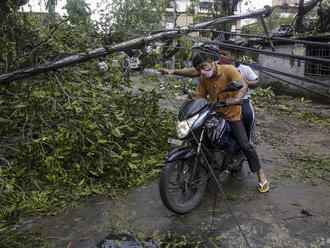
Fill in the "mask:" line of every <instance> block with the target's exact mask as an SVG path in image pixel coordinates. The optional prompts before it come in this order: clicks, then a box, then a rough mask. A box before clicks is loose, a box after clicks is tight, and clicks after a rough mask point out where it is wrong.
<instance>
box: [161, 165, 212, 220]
mask: <svg viewBox="0 0 330 248" xmlns="http://www.w3.org/2000/svg"><path fill="white" fill-rule="evenodd" d="M192 171H193V165H192V161H189V160H177V161H173V162H170V163H167V164H166V165H165V167H164V168H163V169H162V172H161V176H160V183H159V191H160V197H161V199H162V202H163V203H164V205H165V206H166V207H167V208H168V209H169V210H171V211H173V212H175V213H178V214H185V213H188V212H190V211H191V210H193V209H194V208H195V207H197V205H198V204H199V203H200V202H201V200H202V197H203V196H204V193H205V190H206V186H207V176H206V175H207V173H206V170H205V169H204V168H203V167H202V166H200V165H198V168H197V169H196V172H195V177H194V179H193V181H192V184H191V183H190V180H191V176H192Z"/></svg>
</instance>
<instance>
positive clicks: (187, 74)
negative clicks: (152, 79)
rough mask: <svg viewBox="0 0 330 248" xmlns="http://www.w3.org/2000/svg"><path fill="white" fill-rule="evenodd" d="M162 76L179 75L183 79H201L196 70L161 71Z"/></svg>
mask: <svg viewBox="0 0 330 248" xmlns="http://www.w3.org/2000/svg"><path fill="white" fill-rule="evenodd" d="M158 71H159V72H160V73H161V74H162V75H164V74H168V75H177V76H183V77H199V76H200V75H199V72H198V71H197V70H196V69H195V68H185V69H173V70H172V69H159V70H158Z"/></svg>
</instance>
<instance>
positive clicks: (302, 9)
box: [295, 0, 322, 33]
mask: <svg viewBox="0 0 330 248" xmlns="http://www.w3.org/2000/svg"><path fill="white" fill-rule="evenodd" d="M320 1H322V0H311V1H309V2H307V3H306V4H304V0H299V7H298V13H297V18H296V23H295V30H296V32H297V33H302V32H304V25H303V20H304V16H305V15H306V14H307V13H308V12H309V11H311V10H312V9H313V8H314V7H315V6H316V5H317V4H318V3H319V2H320Z"/></svg>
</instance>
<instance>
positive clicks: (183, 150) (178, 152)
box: [166, 146, 196, 162]
mask: <svg viewBox="0 0 330 248" xmlns="http://www.w3.org/2000/svg"><path fill="white" fill-rule="evenodd" d="M195 154H196V148H195V147H192V146H188V147H179V148H176V149H174V150H173V151H171V152H170V154H169V155H168V156H167V159H166V162H173V161H175V160H179V159H187V158H190V157H192V156H194V155H195Z"/></svg>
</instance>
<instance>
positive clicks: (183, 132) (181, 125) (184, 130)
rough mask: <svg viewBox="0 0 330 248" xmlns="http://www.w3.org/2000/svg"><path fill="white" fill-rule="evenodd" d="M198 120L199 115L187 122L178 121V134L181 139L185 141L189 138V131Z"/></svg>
mask: <svg viewBox="0 0 330 248" xmlns="http://www.w3.org/2000/svg"><path fill="white" fill-rule="evenodd" d="M197 119H198V114H197V115H194V116H193V117H190V118H189V119H188V120H185V121H177V123H176V133H177V135H178V138H179V139H183V138H185V137H187V135H188V133H189V130H190V128H191V126H192V124H194V122H195V121H196V120H197Z"/></svg>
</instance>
